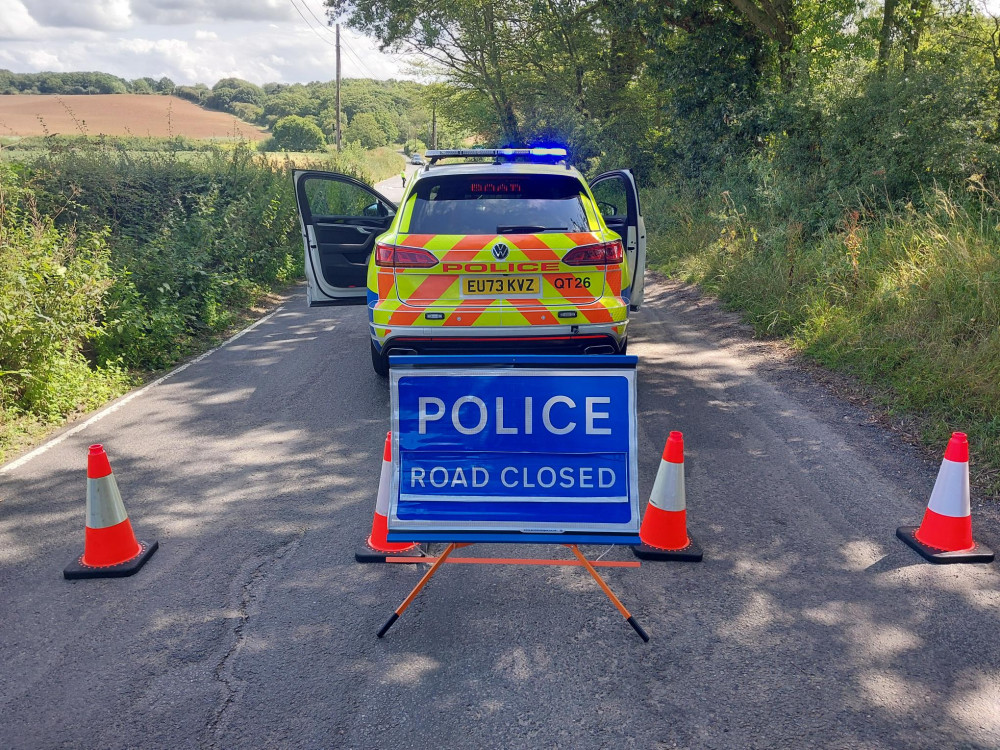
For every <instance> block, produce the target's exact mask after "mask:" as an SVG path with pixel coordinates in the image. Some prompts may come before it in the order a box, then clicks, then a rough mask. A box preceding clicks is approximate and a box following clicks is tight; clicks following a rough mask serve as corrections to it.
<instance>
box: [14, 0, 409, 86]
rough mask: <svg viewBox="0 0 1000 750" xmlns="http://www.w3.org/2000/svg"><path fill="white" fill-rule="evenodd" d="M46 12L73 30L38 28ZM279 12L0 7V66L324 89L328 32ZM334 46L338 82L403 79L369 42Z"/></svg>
mask: <svg viewBox="0 0 1000 750" xmlns="http://www.w3.org/2000/svg"><path fill="white" fill-rule="evenodd" d="M306 2H308V3H309V4H310V5H309V7H311V8H312V9H313V12H314V13H315V14H316V16H317V17H319V18H320V19H322V18H324V16H323V11H322V3H321V0H296V3H298V4H299V6H300V7H305V6H302V3H306ZM71 6H72V7H71ZM73 8H76V9H77V10H76V12H77V16H79V17H76V16H73V15H72V12H71V11H72V9H73ZM40 9H41V10H40ZM53 9H56V10H60V12H65V15H64V16H63V19H62V21H61V22H65V23H66V24H69V22H70V20H72V18H76V20H77V21H78V22H79V25H77V26H71V25H65V26H61V27H58V28H56V27H53V26H52V25H46V24H45V23H42V22H41V20H42V19H49V17H50V16H51V15H52V14H54V13H55V12H56V10H53ZM286 11H287V12H288V13H293V12H292V9H291V8H290V7H289V3H288V2H287V0H239V1H237V0H132V1H131V4H129V2H128V1H127V0H100V1H97V0H90V1H88V0H74V1H73V2H70V0H0V39H4V40H5V41H4V43H3V44H2V45H0V67H5V68H9V69H11V70H13V71H15V72H19V73H33V72H39V71H41V70H55V71H70V70H100V71H103V72H106V73H111V74H113V75H117V76H121V77H122V78H128V79H133V78H139V77H142V76H150V77H152V78H160V77H161V76H169V77H170V78H172V79H173V80H174V81H176V82H177V83H180V84H192V83H197V82H201V83H207V84H209V85H211V84H213V83H215V82H216V81H218V80H219V79H220V78H226V77H229V76H236V77H238V78H245V79H247V80H250V81H253V82H254V83H266V82H271V81H275V82H279V83H295V82H303V83H304V82H307V81H317V80H332V79H333V78H334V75H335V64H336V63H335V60H336V52H335V49H334V45H333V41H334V35H333V31H332V29H329V28H326V27H323V26H321V25H320V24H319V23H318V22H317V21H316V20H315V19H314V18H312V16H310V15H309V14H308V13H306V15H307V17H308V19H309V23H308V24H307V23H306V22H305V21H304V20H303V19H302V18H301V17H299V16H297V15H294V14H293V17H292V18H288V17H287V14H286ZM33 14H34V17H33ZM206 16H212V17H213V18H215V19H216V21H218V22H214V23H213V22H207V21H206V20H205V18H206ZM182 17H183V18H186V19H187V20H186V21H185V22H183V23H181V22H180V19H181V18H182ZM150 18H163V19H167V20H168V21H169V23H168V24H167V25H163V24H158V23H153V22H151V21H150V20H148V19H150ZM223 18H225V19H226V20H224V21H223V20H222V19H223ZM240 19H242V20H240ZM126 23H128V24H131V25H130V26H128V27H127V28H125V27H123V26H122V25H123V24H126ZM102 25H103V26H102ZM101 29H103V30H101ZM341 37H342V44H343V50H342V56H341V60H342V63H343V76H344V77H345V78H362V77H364V78H367V77H376V78H400V77H403V75H404V74H403V65H402V64H401V63H400V62H398V61H397V59H395V58H393V57H390V56H387V55H384V54H382V53H380V52H379V51H378V49H377V46H376V44H375V42H373V41H372V40H369V39H366V38H365V37H362V36H360V35H358V34H355V33H354V32H351V31H348V30H346V29H344V30H342V32H341Z"/></svg>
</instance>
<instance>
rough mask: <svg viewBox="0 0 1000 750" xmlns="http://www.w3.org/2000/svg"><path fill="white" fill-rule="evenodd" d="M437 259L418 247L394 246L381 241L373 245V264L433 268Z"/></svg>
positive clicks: (392, 266) (393, 266)
mask: <svg viewBox="0 0 1000 750" xmlns="http://www.w3.org/2000/svg"><path fill="white" fill-rule="evenodd" d="M437 264H438V259H437V258H435V257H434V255H433V254H432V253H431V252H429V251H428V250H424V249H423V248H419V247H396V246H395V245H385V244H383V243H381V242H379V243H378V244H376V245H375V265H376V266H389V267H391V268H433V267H434V266H436V265H437Z"/></svg>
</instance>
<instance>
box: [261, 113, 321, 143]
mask: <svg viewBox="0 0 1000 750" xmlns="http://www.w3.org/2000/svg"><path fill="white" fill-rule="evenodd" d="M325 145H326V138H324V137H323V131H322V130H320V129H319V126H318V125H317V124H316V123H314V122H313V121H312V120H308V119H306V118H305V117H299V116H298V115H289V116H288V117H282V118H281V119H280V120H278V121H277V122H276V123H274V127H273V128H272V129H271V138H270V139H269V143H268V150H270V151H320V150H322V149H323V147H324V146H325Z"/></svg>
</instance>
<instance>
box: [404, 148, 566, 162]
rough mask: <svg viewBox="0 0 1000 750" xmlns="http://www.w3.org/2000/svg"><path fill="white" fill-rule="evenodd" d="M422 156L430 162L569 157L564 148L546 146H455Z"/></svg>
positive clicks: (547, 159) (561, 158)
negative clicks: (454, 147)
mask: <svg viewBox="0 0 1000 750" xmlns="http://www.w3.org/2000/svg"><path fill="white" fill-rule="evenodd" d="M424 156H425V157H426V158H427V160H428V161H429V162H430V163H431V164H433V163H434V162H436V161H439V160H441V159H512V158H515V157H522V158H529V159H530V158H532V157H533V158H536V159H542V160H546V161H549V160H556V161H566V160H567V159H568V158H569V152H568V151H567V150H566V149H565V148H552V147H546V146H535V147H533V148H456V149H447V150H435V151H428V152H426V153H425V154H424Z"/></svg>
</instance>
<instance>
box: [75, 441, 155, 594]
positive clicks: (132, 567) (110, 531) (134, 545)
mask: <svg viewBox="0 0 1000 750" xmlns="http://www.w3.org/2000/svg"><path fill="white" fill-rule="evenodd" d="M157 547H159V542H139V541H137V540H136V538H135V534H134V533H133V532H132V523H131V522H130V521H129V520H128V514H127V513H126V512H125V505H124V504H123V503H122V496H121V493H119V492H118V483H117V482H116V481H115V475H114V474H113V473H112V472H111V463H110V462H109V461H108V454H107V453H105V452H104V446H103V445H92V446H90V454H89V455H88V456H87V521H86V528H85V529H84V542H83V554H82V555H80V557H78V558H77V559H76V560H74V561H73V562H71V563H70V564H69V565H67V566H66V569H65V570H63V576H65V577H66V578H70V579H73V578H122V577H124V576H130V575H132V574H133V573H135V572H137V571H138V570H139V568H141V567H142V566H143V565H144V564H145V562H146V560H148V559H149V558H150V556H151V555H152V554H153V553H154V552H156V549H157Z"/></svg>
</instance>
